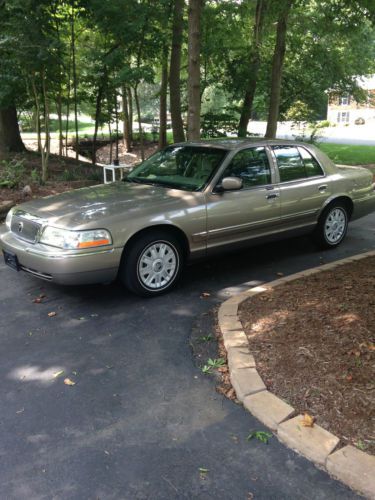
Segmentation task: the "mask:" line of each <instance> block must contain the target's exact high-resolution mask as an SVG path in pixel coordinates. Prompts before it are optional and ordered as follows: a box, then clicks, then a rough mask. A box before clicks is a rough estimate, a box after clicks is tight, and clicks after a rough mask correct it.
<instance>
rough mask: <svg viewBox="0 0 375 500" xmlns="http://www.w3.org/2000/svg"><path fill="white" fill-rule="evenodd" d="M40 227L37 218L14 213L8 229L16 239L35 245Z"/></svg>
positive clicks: (23, 213) (22, 213) (39, 221)
mask: <svg viewBox="0 0 375 500" xmlns="http://www.w3.org/2000/svg"><path fill="white" fill-rule="evenodd" d="M41 226H42V224H41V220H40V219H39V218H38V217H33V216H32V215H30V214H27V213H25V212H15V213H14V214H13V216H12V221H11V225H10V229H11V231H12V233H14V234H15V235H17V238H20V239H22V240H25V241H29V242H30V243H35V241H36V239H37V236H38V233H39V230H40V228H41Z"/></svg>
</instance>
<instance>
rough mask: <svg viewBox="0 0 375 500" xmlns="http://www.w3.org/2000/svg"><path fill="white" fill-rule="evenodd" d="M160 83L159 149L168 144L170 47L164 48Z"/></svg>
mask: <svg viewBox="0 0 375 500" xmlns="http://www.w3.org/2000/svg"><path fill="white" fill-rule="evenodd" d="M163 52H164V54H163V64H162V71H161V85H160V111H159V149H163V148H165V146H166V145H167V91H168V47H165V48H164V51H163Z"/></svg>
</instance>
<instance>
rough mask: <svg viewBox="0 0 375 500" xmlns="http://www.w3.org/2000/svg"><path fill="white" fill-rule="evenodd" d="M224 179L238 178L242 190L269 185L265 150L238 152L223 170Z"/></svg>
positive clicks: (268, 170)
mask: <svg viewBox="0 0 375 500" xmlns="http://www.w3.org/2000/svg"><path fill="white" fill-rule="evenodd" d="M224 177H239V178H240V179H242V182H243V187H244V189H246V188H251V187H254V186H264V185H267V184H271V169H270V165H269V162H268V157H267V153H266V150H265V148H264V147H257V148H256V147H255V148H249V149H244V150H242V151H239V152H238V153H237V154H236V155H235V156H234V157H233V159H232V161H231V162H230V164H229V165H228V166H227V168H226V169H225V171H224V174H223V177H222V178H224Z"/></svg>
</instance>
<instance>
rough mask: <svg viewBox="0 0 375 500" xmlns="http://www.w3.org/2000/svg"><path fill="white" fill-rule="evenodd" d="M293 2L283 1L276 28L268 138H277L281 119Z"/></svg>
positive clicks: (291, 0) (289, 0)
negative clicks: (284, 66)
mask: <svg viewBox="0 0 375 500" xmlns="http://www.w3.org/2000/svg"><path fill="white" fill-rule="evenodd" d="M292 4H293V0H283V2H282V5H281V10H280V13H279V18H278V20H277V28H276V42H275V50H274V54H273V59H272V76H271V93H270V94H271V95H270V102H269V109H268V121H267V130H266V137H268V138H270V139H273V138H275V137H276V130H277V119H278V117H279V108H280V94H281V78H282V70H283V64H284V57H285V50H286V34H287V26H288V16H289V13H290V10H291V8H292Z"/></svg>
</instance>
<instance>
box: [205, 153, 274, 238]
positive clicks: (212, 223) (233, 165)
mask: <svg viewBox="0 0 375 500" xmlns="http://www.w3.org/2000/svg"><path fill="white" fill-rule="evenodd" d="M270 163H271V162H270V158H269V156H268V153H267V151H266V148H265V147H252V148H246V149H243V150H241V151H239V152H237V153H236V154H235V156H234V157H233V158H232V160H231V161H230V163H229V165H228V166H227V167H226V168H225V170H224V172H223V174H222V175H221V178H220V179H219V181H218V185H220V182H221V180H222V179H223V178H224V177H239V178H240V179H242V181H243V187H242V189H240V190H237V191H224V192H219V191H218V190H216V192H215V190H214V191H213V192H209V193H208V194H206V200H207V231H208V241H207V247H208V248H214V247H218V246H221V245H228V244H232V243H236V242H240V241H244V240H247V239H252V238H256V237H258V236H262V235H264V234H268V233H271V232H272V231H273V230H274V229H275V227H277V225H278V224H279V223H280V197H279V188H278V186H276V185H275V184H274V179H275V173H274V171H273V169H272V168H271V165H270Z"/></svg>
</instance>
